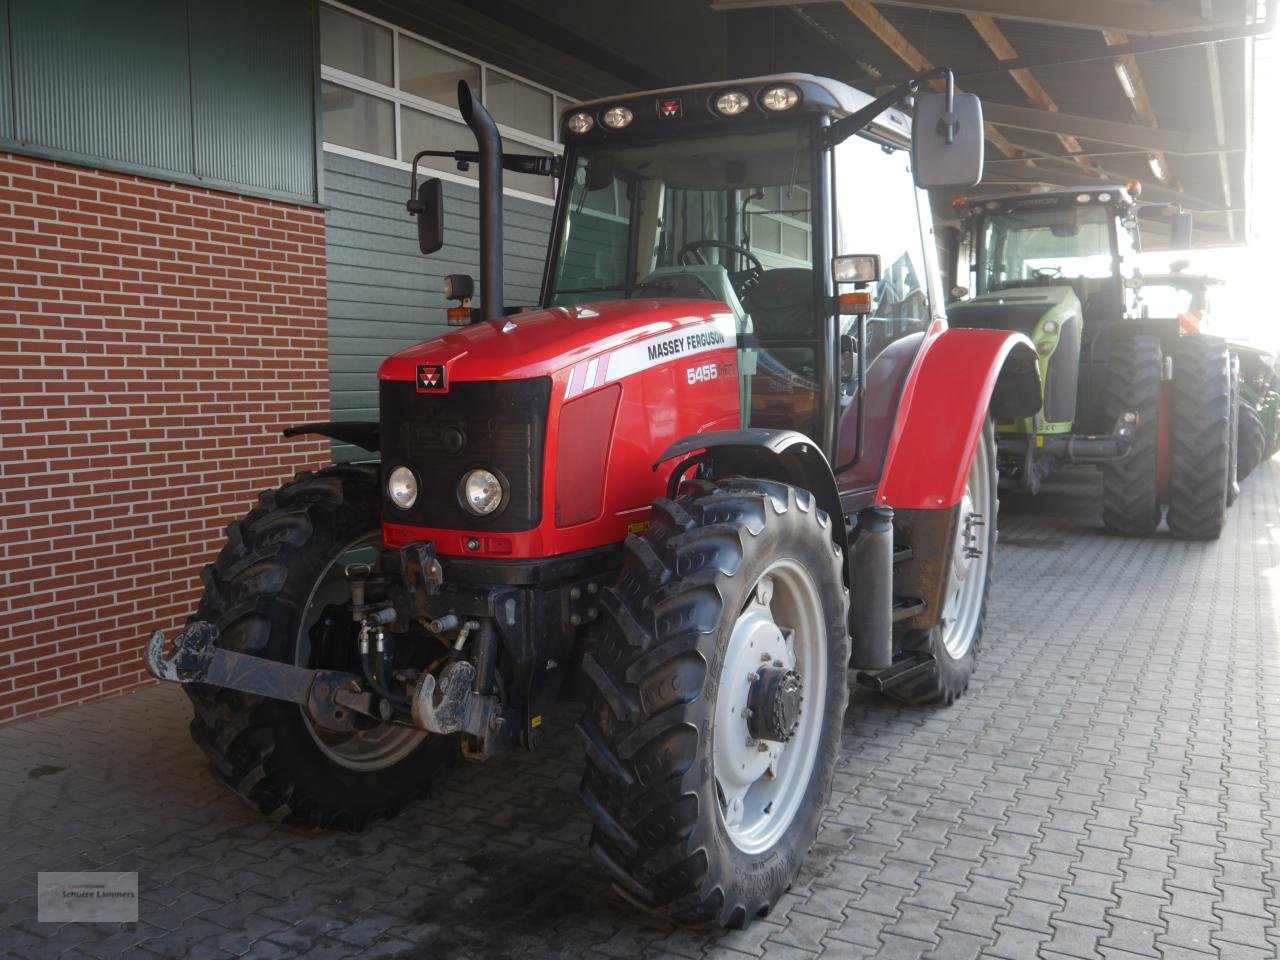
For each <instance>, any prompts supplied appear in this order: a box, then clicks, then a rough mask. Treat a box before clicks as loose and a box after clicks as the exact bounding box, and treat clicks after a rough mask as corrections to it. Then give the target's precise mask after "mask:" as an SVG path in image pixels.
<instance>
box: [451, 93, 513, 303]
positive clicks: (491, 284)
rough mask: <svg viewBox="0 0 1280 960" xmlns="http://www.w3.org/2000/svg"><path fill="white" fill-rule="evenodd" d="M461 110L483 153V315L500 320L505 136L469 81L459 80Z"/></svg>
mask: <svg viewBox="0 0 1280 960" xmlns="http://www.w3.org/2000/svg"><path fill="white" fill-rule="evenodd" d="M458 109H459V110H460V111H461V112H462V120H463V122H464V123H465V124H466V125H467V126H468V127H470V128H471V132H472V133H473V134H475V138H476V150H477V152H478V153H479V154H480V317H481V319H483V320H499V319H501V318H502V317H503V316H504V311H503V308H502V137H501V136H500V135H499V134H498V125H497V124H496V123H494V122H493V117H491V116H489V111H488V110H486V109H485V108H484V104H482V103H481V102H480V99H479V98H478V97H476V96H475V94H473V93H472V92H471V87H470V85H468V83H467V81H465V80H459V81H458Z"/></svg>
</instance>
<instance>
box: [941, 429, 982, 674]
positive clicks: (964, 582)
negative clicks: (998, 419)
mask: <svg viewBox="0 0 1280 960" xmlns="http://www.w3.org/2000/svg"><path fill="white" fill-rule="evenodd" d="M990 504H991V451H990V449H989V448H988V444H987V438H986V434H985V432H984V434H983V436H982V437H981V439H980V440H979V442H978V449H977V451H975V452H974V455H973V466H972V467H970V468H969V479H968V480H967V481H966V483H965V487H964V496H963V497H962V498H961V500H960V509H959V512H958V513H957V515H956V525H955V536H954V538H953V539H954V541H955V548H954V550H953V551H952V555H951V564H950V569H949V570H948V571H947V585H946V591H945V593H944V594H943V596H944V598H945V599H944V601H943V605H942V619H941V621H940V626H941V628H942V645H943V647H945V648H946V651H947V653H948V654H950V655H951V657H952V659H956V660H958V659H960V658H961V657H963V656H964V655H965V654H966V653H968V652H969V648H970V647H972V646H973V638H974V635H975V634H976V633H977V632H978V623H979V620H980V619H981V617H982V598H983V596H985V594H986V590H987V568H988V565H989V563H988V561H989V559H990V553H991V537H992V522H993V521H994V518H993V517H988V516H987V515H986V511H987V510H988V509H989V507H990Z"/></svg>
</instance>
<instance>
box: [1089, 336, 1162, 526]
mask: <svg viewBox="0 0 1280 960" xmlns="http://www.w3.org/2000/svg"><path fill="white" fill-rule="evenodd" d="M1163 366H1164V359H1163V356H1162V355H1161V352H1160V341H1159V340H1158V339H1157V338H1155V337H1122V338H1119V339H1117V340H1115V341H1113V342H1112V344H1111V353H1110V356H1109V358H1108V360H1107V373H1106V378H1105V382H1104V385H1103V404H1102V409H1103V415H1104V417H1105V418H1106V427H1107V429H1108V430H1110V429H1111V428H1112V426H1113V425H1114V424H1115V422H1116V420H1117V419H1119V417H1120V416H1121V415H1123V414H1124V413H1125V412H1127V411H1130V410H1132V411H1134V412H1136V413H1137V414H1138V426H1137V429H1136V430H1135V431H1134V436H1133V444H1132V446H1131V447H1130V448H1129V455H1128V456H1127V457H1125V458H1124V459H1123V460H1117V461H1115V462H1114V463H1108V464H1104V465H1103V468H1102V523H1103V526H1105V527H1106V528H1107V529H1108V530H1109V531H1111V532H1112V533H1116V534H1120V535H1121V536H1126V537H1145V536H1149V535H1150V534H1151V533H1152V532H1154V531H1155V529H1156V527H1158V526H1159V525H1160V514H1161V510H1160V500H1159V496H1158V493H1157V489H1156V445H1157V441H1158V438H1159V433H1160V427H1159V418H1160V378H1161V374H1162V372H1163Z"/></svg>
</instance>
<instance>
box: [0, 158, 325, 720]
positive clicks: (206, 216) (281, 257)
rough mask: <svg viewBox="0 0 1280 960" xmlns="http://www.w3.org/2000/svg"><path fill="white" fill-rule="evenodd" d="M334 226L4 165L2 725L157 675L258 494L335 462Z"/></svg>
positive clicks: (131, 182) (261, 206)
mask: <svg viewBox="0 0 1280 960" xmlns="http://www.w3.org/2000/svg"><path fill="white" fill-rule="evenodd" d="M325 318H326V309H325V275H324V215H323V213H322V212H321V211H319V210H315V209H310V208H304V207H297V206H293V205H289V204H282V203H272V202H270V201H265V200H256V199H252V198H246V197H239V196H233V195H228V194H222V193H216V192H213V191H208V190H201V189H196V188H189V187H182V186H175V185H173V184H168V183H160V182H155V181H151V180H145V179H141V178H138V177H130V176H120V175H116V174H108V173H102V172H99V171H94V170H87V169H83V168H79V167H74V166H70V165H67V164H61V163H50V162H45V161H42V160H33V159H29V158H25V157H19V156H15V155H12V154H7V153H0V723H5V722H7V721H11V720H14V719H17V718H20V717H31V716H36V715H38V714H42V713H47V712H50V711H52V710H56V709H58V708H60V707H64V706H67V705H70V704H74V703H81V702H84V701H87V700H94V699H100V698H103V697H107V696H111V695H113V694H116V693H120V692H122V691H124V690H127V689H129V688H131V687H135V686H138V685H139V684H142V683H144V682H146V674H145V673H144V671H143V669H142V666H141V656H140V654H141V649H142V646H143V643H144V639H145V637H146V635H147V634H148V632H149V631H150V630H152V629H153V628H155V627H163V628H165V629H167V630H171V629H172V628H174V627H176V626H177V625H178V624H179V623H181V622H182V620H183V619H184V618H185V617H186V615H187V614H188V613H190V612H191V611H192V610H193V609H194V605H195V602H196V600H197V597H198V595H199V580H198V575H199V571H200V567H201V566H202V565H203V564H204V563H205V562H206V561H207V560H209V559H210V558H211V557H212V554H213V553H214V552H215V551H216V550H217V548H218V546H219V544H220V542H221V539H222V528H223V527H224V526H225V525H226V523H227V522H228V520H230V519H231V518H233V517H236V516H239V515H240V514H242V513H243V512H244V511H245V510H246V509H247V508H248V506H249V505H250V504H251V502H252V500H253V498H254V497H255V495H256V494H257V492H258V491H259V490H261V489H263V488H265V487H272V486H275V485H277V484H278V483H279V482H280V481H281V480H282V479H284V478H287V477H288V476H290V475H291V474H292V473H293V472H294V471H296V470H298V469H301V468H303V467H304V466H309V465H316V464H322V463H324V462H327V461H328V459H329V453H328V444H327V442H326V441H323V440H319V439H312V438H307V439H302V440H291V441H286V440H282V439H281V438H280V437H279V430H280V428H281V427H282V426H284V425H288V424H290V423H302V422H306V421H308V420H317V419H321V420H322V419H326V418H327V414H328V405H329V400H328V396H329V391H328V362H327V348H326V345H327V323H326V319H325Z"/></svg>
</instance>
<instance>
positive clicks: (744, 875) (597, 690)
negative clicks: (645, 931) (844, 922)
mask: <svg viewBox="0 0 1280 960" xmlns="http://www.w3.org/2000/svg"><path fill="white" fill-rule="evenodd" d="M831 522H832V521H831V519H830V518H829V517H828V516H827V515H826V514H825V513H824V512H823V511H822V510H821V509H819V508H818V506H817V503H816V501H815V500H814V498H813V496H812V495H811V494H810V493H809V492H808V491H806V490H802V489H797V488H795V487H791V486H787V485H786V484H782V483H775V482H771V481H764V480H748V479H737V478H735V479H728V480H724V481H720V482H718V483H715V484H713V483H710V482H708V481H694V482H692V483H687V484H685V485H684V489H683V491H682V494H681V496H680V497H679V498H678V499H677V500H675V501H671V500H666V499H662V500H658V501H657V502H656V503H655V504H654V507H653V520H652V523H651V525H650V526H649V528H648V529H647V530H646V531H645V533H644V534H643V535H642V536H639V537H637V536H629V537H627V541H626V557H625V561H624V565H623V569H622V573H621V575H620V578H619V582H618V585H617V586H616V587H615V588H613V589H611V590H609V591H607V592H606V593H605V594H604V595H603V602H602V604H601V606H602V608H603V610H604V613H605V616H604V625H605V632H604V638H603V641H602V643H601V645H600V647H599V649H598V650H596V651H595V652H592V653H589V654H588V655H587V656H586V657H585V658H584V662H583V669H584V672H585V673H586V675H587V677H588V678H589V679H590V680H591V682H592V685H593V689H592V692H591V701H590V705H589V708H588V710H587V712H586V714H585V716H584V717H583V719H582V721H581V723H580V724H579V730H580V732H581V734H582V737H583V740H584V741H585V744H586V754H587V765H586V769H585V772H584V774H583V778H582V789H581V795H582V799H583V802H584V803H585V804H586V807H587V810H588V811H589V812H590V813H591V816H592V818H593V819H594V826H593V829H592V833H591V850H592V852H593V854H594V855H595V856H596V858H597V859H598V860H599V861H600V862H601V863H602V864H603V866H604V868H605V869H606V871H607V872H608V873H609V874H610V876H611V878H612V879H613V881H614V884H615V886H616V887H617V889H618V891H619V892H620V893H621V894H622V895H623V896H624V897H626V898H627V899H628V900H630V901H631V902H633V903H635V904H637V905H638V906H640V907H642V908H644V909H646V910H649V911H652V912H655V913H657V914H659V915H661V916H663V917H665V918H666V919H669V920H671V921H674V922H676V923H680V924H684V925H691V926H720V927H734V928H742V927H745V926H747V925H748V924H749V923H750V922H751V921H752V920H753V919H755V918H756V917H758V916H764V915H766V914H767V913H768V911H769V910H770V909H771V908H772V907H773V905H774V904H775V903H776V902H777V900H778V898H779V897H781V896H782V894H783V893H785V892H786V890H787V889H788V888H789V887H790V885H791V883H792V881H793V880H794V878H795V876H796V873H797V871H798V870H799V868H800V865H801V863H802V861H803V860H804V858H805V856H806V854H807V853H808V851H809V848H810V845H811V844H812V843H813V840H814V837H815V836H816V834H817V831H818V825H819V822H820V820H821V818H822V815H823V808H824V807H825V805H826V801H827V799H828V797H829V795H830V792H831V778H832V774H833V772H834V769H835V762H836V755H837V752H838V749H839V746H840V732H841V728H842V725H843V717H844V712H845V707H846V705H847V703H848V696H849V689H848V672H847V671H848V663H849V655H850V654H849V637H848V627H847V623H848V604H849V600H848V591H847V590H846V589H845V586H844V582H843V574H842V566H841V564H842V559H841V556H840V552H839V550H838V548H836V547H835V546H834V544H833V543H832V540H831V535H830V524H831ZM781 557H789V558H792V559H794V560H796V561H798V562H799V563H801V564H802V565H803V566H804V568H805V569H806V571H807V572H808V574H809V576H810V577H812V579H813V583H814V585H815V586H816V588H817V591H818V596H819V598H820V601H819V602H820V604H821V607H822V609H821V611H820V612H819V613H818V616H817V619H816V621H815V622H817V623H825V624H826V639H825V648H824V649H825V652H826V655H827V660H826V663H827V668H826V673H827V682H826V685H825V690H824V691H822V692H821V694H820V695H814V696H813V702H816V703H820V704H822V707H821V709H822V725H821V728H820V732H819V734H818V737H819V739H818V741H817V754H816V758H815V760H814V762H813V767H812V771H811V773H810V775H809V782H808V785H807V786H806V787H805V789H804V795H803V799H802V800H801V802H800V806H799V808H798V809H797V811H796V813H795V815H794V818H793V819H792V820H791V822H790V824H789V825H788V827H787V829H786V831H785V832H784V833H783V834H782V835H781V836H780V837H779V838H778V840H777V841H776V842H775V843H774V844H773V845H772V846H771V847H769V848H768V849H767V850H764V851H763V852H761V853H759V854H747V853H744V852H743V851H742V850H741V849H739V848H738V847H737V846H736V845H735V843H734V842H733V840H732V838H731V836H730V835H729V833H728V828H727V827H726V826H725V823H724V819H723V816H722V813H721V810H720V802H719V799H718V788H717V784H716V780H715V776H714V772H713V767H714V763H713V756H712V750H713V733H714V717H715V707H716V699H717V689H718V686H719V682H720V670H721V666H722V663H723V659H724V657H725V655H726V651H727V649H728V641H729V637H730V634H731V632H732V630H733V627H734V624H735V621H736V619H737V617H738V615H739V611H741V610H742V609H743V608H744V606H745V604H746V603H747V601H748V599H749V598H750V596H751V594H752V592H753V591H754V588H755V584H756V582H757V581H758V579H759V578H760V576H761V573H762V572H763V571H764V570H766V569H768V568H769V566H770V564H771V563H772V562H773V561H774V560H776V559H778V558H781ZM810 693H811V691H806V699H805V701H804V702H805V705H806V706H807V705H808V704H809V702H810V701H809V695H810Z"/></svg>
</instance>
